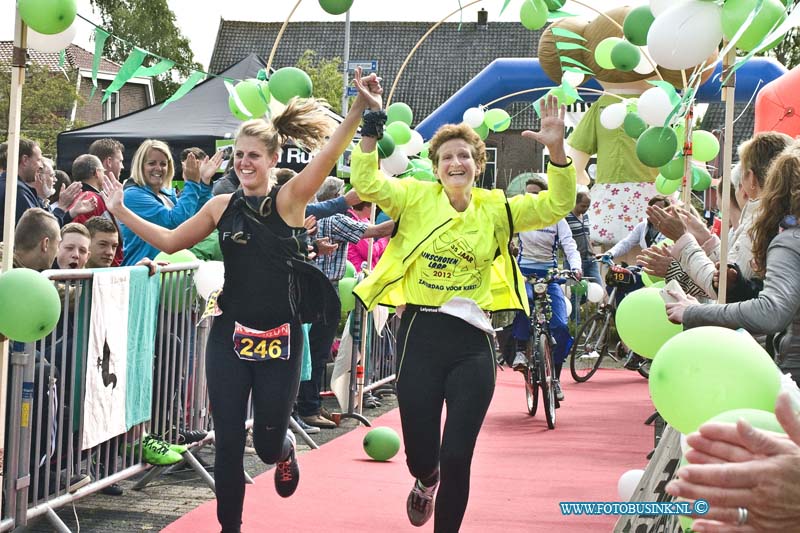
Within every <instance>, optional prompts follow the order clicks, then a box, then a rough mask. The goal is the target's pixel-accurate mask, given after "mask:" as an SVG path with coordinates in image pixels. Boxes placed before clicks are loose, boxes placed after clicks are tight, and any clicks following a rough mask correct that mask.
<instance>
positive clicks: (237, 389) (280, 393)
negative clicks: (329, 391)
mask: <svg viewBox="0 0 800 533" xmlns="http://www.w3.org/2000/svg"><path fill="white" fill-rule="evenodd" d="M245 325H246V324H245ZM232 336H233V321H232V320H231V319H226V317H225V314H223V315H221V316H219V317H217V319H215V321H214V325H213V326H212V327H211V333H210V335H209V338H208V345H207V349H206V375H207V379H208V396H209V399H210V401H211V414H212V416H213V417H214V433H215V438H214V446H215V448H216V455H215V458H214V479H215V482H216V493H217V519H218V520H219V523H220V524H221V525H222V531H223V533H229V532H231V533H235V532H238V531H239V528H240V526H241V523H242V507H243V505H244V484H245V483H244V468H243V466H242V464H243V460H244V445H245V438H246V431H245V426H244V423H245V418H246V416H247V401H248V398H249V397H250V392H251V390H252V393H253V394H252V396H253V415H254V416H253V444H254V447H255V449H256V453H258V456H259V457H260V458H261V460H262V461H264V462H265V463H267V464H273V463H276V462H278V461H281V460H284V459H286V457H288V455H289V453H290V451H291V450H290V444H289V441H288V439H287V437H286V429H287V428H288V426H289V416H290V415H291V413H292V406H293V404H294V400H295V398H296V396H297V387H298V385H299V383H300V366H301V363H302V360H303V334H302V332H301V330H300V323H292V325H291V335H290V343H291V346H290V353H291V356H290V357H289V360H281V359H275V360H267V361H263V362H257V363H254V362H249V361H242V360H241V359H239V357H238V356H237V355H236V353H235V352H234V351H233V340H232Z"/></svg>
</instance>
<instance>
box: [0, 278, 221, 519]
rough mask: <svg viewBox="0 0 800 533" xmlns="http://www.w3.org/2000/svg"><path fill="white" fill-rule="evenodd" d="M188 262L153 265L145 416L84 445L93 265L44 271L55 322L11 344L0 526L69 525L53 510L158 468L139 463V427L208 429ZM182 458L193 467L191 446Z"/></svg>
mask: <svg viewBox="0 0 800 533" xmlns="http://www.w3.org/2000/svg"><path fill="white" fill-rule="evenodd" d="M197 266H198V265H197V263H184V264H175V265H169V266H166V267H163V268H162V270H161V274H160V275H161V295H160V302H159V305H158V312H157V313H158V315H157V316H158V318H157V320H158V322H157V329H156V335H157V337H156V343H155V353H154V364H153V400H152V413H151V420H150V421H148V422H144V423H140V424H137V425H135V426H133V427H132V428H131V429H130V430H129V431H128V432H126V433H124V434H122V435H118V436H116V437H114V438H111V439H109V440H107V441H105V442H102V443H100V444H98V445H96V446H93V447H91V448H89V449H86V450H81V443H82V437H83V433H84V424H85V420H84V418H83V417H82V416H81V411H82V409H83V401H84V398H85V394H86V390H85V379H84V376H85V371H86V369H87V368H88V366H89V365H95V364H101V361H89V360H88V357H87V347H88V340H89V330H90V327H89V326H90V316H91V315H90V313H91V308H92V287H93V279H94V275H95V272H94V271H92V270H54V271H47V272H45V273H44V275H47V276H48V277H49V279H51V280H53V282H54V283H55V285H56V286H57V288H58V289H59V293H60V295H61V305H62V313H61V319H60V320H59V323H58V325H57V326H56V328H55V330H54V331H53V332H52V333H51V334H50V335H48V336H47V337H45V338H44V339H42V340H40V341H37V342H35V343H28V344H19V343H13V344H12V350H11V370H10V371H11V376H10V379H9V390H8V391H7V394H8V395H9V398H8V404H9V410H8V413H7V428H8V430H7V435H8V436H7V439H8V440H7V442H6V446H5V450H6V455H5V465H4V466H5V470H4V471H5V487H3V489H4V490H3V498H4V501H3V516H2V521H0V531H10V530H12V529H14V528H16V527H19V526H23V525H26V524H27V522H28V521H29V520H32V519H34V518H37V517H40V516H43V515H44V516H46V517H47V520H49V521H50V523H51V524H52V526H53V528H54V530H56V531H65V532H68V531H69V529H68V528H67V526H66V525H65V524H64V523H63V521H61V519H60V518H59V517H58V515H57V514H56V513H55V510H56V509H58V508H60V507H63V506H64V505H68V504H69V503H71V502H73V501H75V500H78V499H80V498H83V497H85V496H88V495H90V494H94V493H96V492H98V491H100V490H101V489H103V488H105V487H107V486H109V485H111V484H113V483H116V482H119V481H121V480H124V479H128V478H130V477H132V476H135V475H137V474H140V473H142V472H144V471H146V470H148V469H151V472H156V473H157V472H158V471H161V470H163V468H154V467H151V466H150V465H147V464H145V463H144V462H143V461H142V450H141V447H140V446H138V443H139V442H140V441H141V439H142V437H143V436H144V435H145V434H146V433H152V434H157V435H160V436H161V437H162V438H164V439H165V440H167V441H169V442H171V443H177V441H178V438H179V435H180V433H181V432H183V431H189V430H193V429H206V428H207V427H208V426H209V424H210V416H209V410H208V401H207V395H206V390H205V372H204V370H203V364H204V356H205V354H204V352H205V335H206V333H207V329H204V328H202V327H199V328H195V321H196V317H197V313H196V308H195V305H194V300H195V292H194V283H193V274H194V271H195V270H196V268H197ZM138 268H145V267H138ZM20 305H25V302H20ZM124 319H125V320H127V317H124ZM132 385H133V384H132ZM183 457H184V459H185V460H186V461H187V462H189V464H190V465H192V466H199V465H197V461H196V459H195V458H194V457H193V456H192V455H191V453H186V454H184V456H183ZM201 468H202V467H201ZM148 475H149V474H148ZM87 476H88V477H87Z"/></svg>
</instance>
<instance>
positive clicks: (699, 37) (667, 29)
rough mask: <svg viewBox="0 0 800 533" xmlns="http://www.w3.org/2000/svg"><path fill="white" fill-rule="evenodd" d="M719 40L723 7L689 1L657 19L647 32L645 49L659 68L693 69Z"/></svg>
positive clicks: (671, 8)
mask: <svg viewBox="0 0 800 533" xmlns="http://www.w3.org/2000/svg"><path fill="white" fill-rule="evenodd" d="M721 41H722V8H721V7H720V6H718V5H717V4H715V3H714V2H703V1H701V0H689V1H688V2H685V3H682V4H678V5H675V6H672V7H670V8H669V9H668V10H666V11H664V13H662V14H661V16H659V17H657V18H656V20H655V22H653V25H652V26H650V31H649V32H648V33H647V49H648V51H649V52H650V55H651V57H652V58H653V59H654V60H655V61H656V63H658V64H659V65H660V66H662V67H665V68H668V69H673V70H681V69H687V68H691V67H694V66H695V65H699V64H700V63H702V62H703V60H705V59H706V58H707V57H708V56H710V55H711V54H712V53H714V51H715V50H717V47H718V46H719V43H720V42H721Z"/></svg>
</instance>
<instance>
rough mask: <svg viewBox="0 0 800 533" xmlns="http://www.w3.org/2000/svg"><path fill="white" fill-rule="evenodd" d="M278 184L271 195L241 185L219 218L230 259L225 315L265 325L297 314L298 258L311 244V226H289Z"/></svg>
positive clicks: (221, 238) (223, 300)
mask: <svg viewBox="0 0 800 533" xmlns="http://www.w3.org/2000/svg"><path fill="white" fill-rule="evenodd" d="M278 189H279V187H277V186H276V187H273V188H272V190H271V191H270V193H269V195H268V196H266V197H263V196H262V197H252V196H251V197H247V196H245V195H244V193H243V191H242V190H241V189H239V190H238V191H237V192H235V193H234V194H233V195H232V196H231V199H230V202H229V203H228V207H227V208H226V209H225V212H224V213H223V214H222V217H221V218H220V220H219V223H218V224H217V229H218V230H219V244H220V248H221V249H222V255H223V260H224V262H225V285H224V287H223V291H222V296H221V298H220V307H221V308H222V311H223V315H224V316H227V317H228V318H229V319H232V320H236V321H238V322H239V323H241V324H242V325H245V326H248V327H251V328H255V329H260V330H268V329H271V328H273V327H276V326H279V325H281V324H284V323H286V322H289V321H290V320H292V319H293V318H294V317H295V315H296V312H295V309H296V300H297V291H296V286H295V285H296V284H295V282H294V276H293V274H292V259H295V260H297V259H299V260H303V257H304V254H303V250H304V247H305V246H306V244H305V243H306V232H305V229H304V228H293V227H290V226H288V225H287V224H286V222H284V220H283V219H282V218H281V217H280V215H279V214H278V212H277V208H276V207H275V206H276V198H277V194H278Z"/></svg>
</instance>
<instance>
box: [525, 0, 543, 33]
mask: <svg viewBox="0 0 800 533" xmlns="http://www.w3.org/2000/svg"><path fill="white" fill-rule="evenodd" d="M548 15H549V11H548V9H547V4H545V3H544V0H524V1H523V2H522V6H521V7H520V8H519V20H520V22H522V25H523V26H525V27H526V28H527V29H529V30H532V31H536V30H540V29H542V28H543V27H544V25H545V24H547V16H548Z"/></svg>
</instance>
